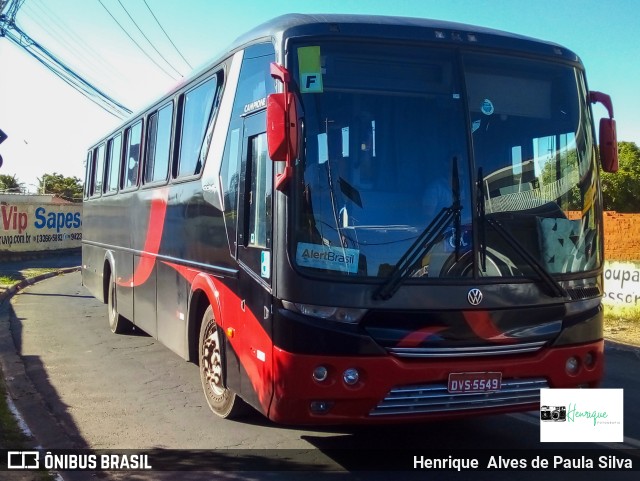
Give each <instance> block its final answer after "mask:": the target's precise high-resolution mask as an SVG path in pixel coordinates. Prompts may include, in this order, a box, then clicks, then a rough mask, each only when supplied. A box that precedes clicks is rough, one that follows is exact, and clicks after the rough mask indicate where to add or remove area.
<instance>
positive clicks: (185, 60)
mask: <svg viewBox="0 0 640 481" xmlns="http://www.w3.org/2000/svg"><path fill="white" fill-rule="evenodd" d="M142 1H143V2H144V4H145V5H146V6H147V8H148V9H149V13H151V16H152V17H153V18H154V20H155V21H156V23H157V24H158V27H160V30H162V33H164V35H165V37H167V40H169V42H171V45H173V48H175V49H176V52H178V55H180V57H182V60H184V62H185V63H186V64H187V65H188V66H189V68H190V69H192V70H193V67H192V66H191V64H190V63H189V61H188V60H187V59H186V58H184V55H182V52H180V50H179V49H178V47H176V44H175V43H173V40H171V37H169V34H168V33H167V32H166V30H165V29H164V28H162V25H161V24H160V20H158V17H156V15H155V14H154V13H153V10H151V7H150V6H149V4H148V3H147V0H142Z"/></svg>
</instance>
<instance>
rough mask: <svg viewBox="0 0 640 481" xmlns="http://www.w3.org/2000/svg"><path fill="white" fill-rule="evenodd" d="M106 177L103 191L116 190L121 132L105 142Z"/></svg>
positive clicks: (120, 151)
mask: <svg viewBox="0 0 640 481" xmlns="http://www.w3.org/2000/svg"><path fill="white" fill-rule="evenodd" d="M107 147H108V148H107V167H106V169H107V179H106V184H107V185H106V188H105V192H107V193H109V192H116V191H117V190H118V172H120V158H121V157H122V134H118V135H116V136H115V137H113V138H112V139H110V140H109V142H108V143H107Z"/></svg>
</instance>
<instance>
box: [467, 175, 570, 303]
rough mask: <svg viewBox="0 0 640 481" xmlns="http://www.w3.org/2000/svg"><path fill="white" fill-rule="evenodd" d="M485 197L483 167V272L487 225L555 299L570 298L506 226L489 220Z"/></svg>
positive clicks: (479, 209)
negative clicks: (525, 264)
mask: <svg viewBox="0 0 640 481" xmlns="http://www.w3.org/2000/svg"><path fill="white" fill-rule="evenodd" d="M484 203H485V196H484V176H483V175H482V167H481V168H479V169H478V205H477V212H478V223H479V227H480V233H479V236H480V242H479V244H480V260H481V268H482V270H483V271H486V270H487V266H486V264H487V241H486V227H485V226H486V225H487V224H488V225H490V226H491V227H493V230H495V231H496V232H497V233H498V234H499V235H500V236H501V237H502V238H503V239H504V240H506V241H507V242H509V243H510V245H511V247H512V248H513V250H515V251H516V253H517V254H519V255H520V257H522V259H524V261H525V262H526V263H527V264H529V266H530V267H531V268H532V269H533V270H534V271H535V273H536V274H538V277H539V278H540V279H542V281H543V282H544V283H545V284H546V286H547V287H548V288H549V291H550V292H551V295H553V296H554V297H568V296H569V293H568V292H567V291H566V290H565V288H564V287H562V286H561V285H560V283H559V282H558V281H557V280H556V279H554V277H553V276H552V275H551V274H549V271H548V270H547V269H546V268H545V267H544V265H543V264H542V263H541V262H540V261H539V260H538V259H536V258H535V257H534V256H533V255H531V253H530V252H529V251H528V250H527V249H526V248H525V247H523V246H522V244H521V243H520V241H518V239H516V238H515V237H514V236H513V235H512V234H511V233H510V232H509V231H508V230H507V229H505V228H504V226H503V225H502V224H501V223H500V222H499V221H497V220H496V219H492V218H488V217H487V216H486V215H485V205H484Z"/></svg>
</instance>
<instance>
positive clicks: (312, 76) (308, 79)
mask: <svg viewBox="0 0 640 481" xmlns="http://www.w3.org/2000/svg"><path fill="white" fill-rule="evenodd" d="M301 80H302V85H301V88H300V91H301V92H303V93H322V90H323V88H322V74H321V73H305V74H302V79H301Z"/></svg>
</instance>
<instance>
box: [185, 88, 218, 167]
mask: <svg viewBox="0 0 640 481" xmlns="http://www.w3.org/2000/svg"><path fill="white" fill-rule="evenodd" d="M215 90H216V78H215V77H212V78H211V79H209V80H207V81H206V82H204V83H203V84H200V85H199V86H198V87H196V88H195V89H193V90H191V91H189V92H187V93H186V94H185V95H184V104H183V110H182V112H183V114H182V132H181V135H180V138H181V140H180V157H179V161H178V177H184V176H189V175H195V174H198V173H200V169H201V168H202V165H201V164H202V163H201V162H200V148H201V147H202V141H203V138H204V132H205V130H206V128H207V123H208V120H209V116H210V114H211V108H212V106H213V99H214V95H215Z"/></svg>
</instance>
